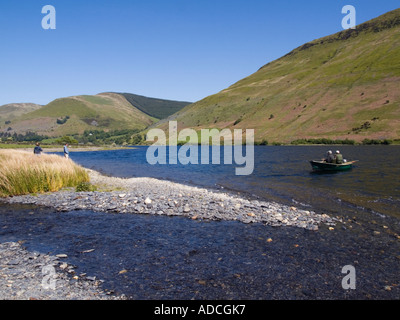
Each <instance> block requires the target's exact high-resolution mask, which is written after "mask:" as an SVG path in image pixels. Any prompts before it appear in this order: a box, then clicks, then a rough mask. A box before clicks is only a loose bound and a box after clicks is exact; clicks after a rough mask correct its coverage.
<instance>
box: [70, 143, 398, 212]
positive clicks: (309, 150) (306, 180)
mask: <svg viewBox="0 0 400 320" xmlns="http://www.w3.org/2000/svg"><path fill="white" fill-rule="evenodd" d="M338 148H339V147H337V146H256V147H255V152H254V154H255V159H254V162H255V163H254V172H253V174H251V175H249V176H236V175H235V168H237V167H238V165H236V164H235V162H233V164H232V165H224V164H221V165H211V164H210V165H192V164H189V165H182V164H177V165H170V164H168V165H160V164H157V165H150V164H148V163H147V160H146V151H147V147H137V148H135V149H132V150H117V151H100V152H74V153H72V155H71V158H72V159H73V160H74V161H75V162H77V163H79V164H81V165H83V166H85V167H87V168H92V169H94V170H97V171H100V172H102V173H104V174H107V175H111V176H116V177H153V178H159V179H167V180H171V181H175V182H180V183H185V184H190V185H196V186H202V187H208V188H225V189H228V190H230V191H233V192H240V193H245V194H247V195H249V196H255V197H260V198H262V199H266V200H274V201H277V202H280V203H286V204H290V205H297V206H303V207H308V206H310V207H312V208H313V209H315V210H318V211H320V210H322V211H324V212H327V213H333V214H335V213H341V212H342V211H343V210H353V209H357V210H363V211H365V212H366V213H369V214H371V213H372V214H375V215H376V214H378V215H379V214H383V215H390V216H393V217H396V218H400V179H399V177H400V147H398V146H340V151H341V152H342V154H343V155H344V157H345V159H347V160H360V162H358V163H357V164H356V165H355V166H354V168H353V169H352V170H351V171H347V172H338V173H328V174H321V173H315V172H312V170H311V166H310V164H309V160H313V159H321V158H322V157H324V155H325V154H326V152H327V151H328V150H333V151H334V152H335V151H336V150H337V149H338ZM200 151H201V148H199V154H200ZM243 152H245V151H243ZM167 154H168V152H167ZM244 154H245V153H244ZM211 155H212V151H211V149H210V158H211ZM199 159H200V156H199ZM221 159H222V160H223V151H222V150H221ZM199 162H200V161H199ZM221 163H223V161H221Z"/></svg>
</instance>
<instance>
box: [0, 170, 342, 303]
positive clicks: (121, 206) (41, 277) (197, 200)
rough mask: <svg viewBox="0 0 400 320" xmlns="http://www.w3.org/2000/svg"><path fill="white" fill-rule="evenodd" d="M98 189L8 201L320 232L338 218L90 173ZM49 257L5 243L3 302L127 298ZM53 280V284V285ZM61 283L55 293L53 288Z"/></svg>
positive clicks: (0, 248)
mask: <svg viewBox="0 0 400 320" xmlns="http://www.w3.org/2000/svg"><path fill="white" fill-rule="evenodd" d="M90 176H91V183H92V184H94V185H96V186H97V188H98V190H99V191H94V192H75V190H63V191H60V192H56V193H48V194H39V195H25V196H16V197H10V198H7V199H3V200H2V201H3V202H6V203H20V204H21V203H22V204H34V205H38V206H45V207H51V208H55V209H56V210H57V211H73V210H91V211H101V212H109V213H110V214H112V213H126V214H151V215H169V216H184V217H187V218H188V219H193V220H197V219H208V220H236V221H241V222H243V223H262V224H266V225H271V226H292V227H299V228H303V229H307V230H312V231H315V230H318V226H319V225H321V224H325V225H334V224H335V223H336V222H337V220H336V219H335V218H333V217H330V216H328V215H326V214H317V213H315V212H313V211H307V210H302V209H299V208H296V207H289V206H285V205H280V204H277V203H273V202H265V201H257V200H249V199H245V198H243V197H239V196H236V195H232V194H228V193H226V192H219V191H211V190H207V189H203V188H197V187H191V186H186V185H181V184H176V183H173V182H169V181H161V180H156V179H151V178H131V179H120V178H113V177H106V176H103V175H100V174H99V173H97V172H95V171H90ZM62 258H63V255H62V254H61V255H58V256H50V255H44V254H41V253H35V252H29V251H26V250H25V249H24V248H23V246H21V244H19V243H16V242H8V243H3V244H0V267H1V269H0V287H1V290H0V299H19V300H24V299H40V300H53V299H55V300H60V299H61V300H64V299H68V300H71V299H77V300H85V299H91V300H92V299H124V297H123V296H122V297H115V296H113V295H112V294H111V293H109V292H108V293H106V292H103V291H102V290H101V280H99V279H95V278H93V277H90V276H88V275H85V274H75V271H74V267H73V266H71V265H68V264H66V263H65V262H63V261H62ZM52 281H53V282H52ZM54 281H56V283H57V285H56V289H55V290H53V289H52V288H51V287H50V288H49V287H48V285H51V283H54Z"/></svg>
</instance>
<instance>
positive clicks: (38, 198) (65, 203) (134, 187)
mask: <svg viewBox="0 0 400 320" xmlns="http://www.w3.org/2000/svg"><path fill="white" fill-rule="evenodd" d="M88 171H89V174H90V181H91V183H92V184H94V185H96V186H98V187H99V189H100V190H118V191H93V192H75V191H60V192H55V193H46V194H39V195H24V196H15V197H10V198H6V199H4V201H5V202H7V203H19V204H34V205H38V206H45V207H51V208H55V209H56V210H57V211H60V212H63V211H65V212H66V211H74V210H91V211H95V212H109V213H131V214H152V215H168V216H184V217H188V218H190V219H193V220H196V219H208V220H228V221H240V222H243V223H264V224H266V225H271V226H274V227H280V226H291V227H299V228H303V229H307V230H312V231H316V230H318V228H319V225H321V224H325V225H335V224H336V222H337V221H338V220H337V219H336V218H333V217H330V216H328V215H327V214H317V213H315V212H314V211H309V210H302V209H299V208H296V207H294V206H287V205H281V204H278V203H275V202H267V201H259V200H248V199H245V198H243V197H240V196H236V195H233V194H229V193H226V192H218V191H215V190H208V189H204V188H198V187H192V186H187V185H182V184H178V183H174V182H170V181H164V180H157V179H153V178H130V179H123V178H115V177H107V176H104V175H101V174H100V173H98V172H96V171H93V170H88Z"/></svg>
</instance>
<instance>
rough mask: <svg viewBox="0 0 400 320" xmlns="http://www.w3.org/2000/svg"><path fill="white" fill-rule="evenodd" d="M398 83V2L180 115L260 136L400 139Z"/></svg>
mask: <svg viewBox="0 0 400 320" xmlns="http://www.w3.org/2000/svg"><path fill="white" fill-rule="evenodd" d="M399 88H400V9H397V10H394V11H392V12H389V13H387V14H385V15H383V16H381V17H378V18H376V19H374V20H371V21H369V22H366V23H364V24H362V25H359V26H357V29H356V30H345V31H342V32H339V33H336V34H334V35H331V36H327V37H324V38H321V39H318V40H314V41H311V42H309V43H307V44H304V45H303V46H301V47H299V48H297V49H295V50H293V51H292V52H290V53H288V54H287V55H285V56H284V57H282V58H280V59H278V60H275V61H273V62H271V63H269V64H267V65H265V66H263V67H262V68H260V69H259V70H258V71H257V72H256V73H254V74H252V75H250V76H249V77H247V78H245V79H243V80H241V81H239V82H237V83H235V84H234V85H232V86H231V87H229V88H227V89H225V90H223V91H221V92H220V93H218V94H215V95H212V96H209V97H207V98H205V99H203V100H201V101H199V102H197V103H194V104H192V105H189V106H187V107H186V108H184V109H182V110H181V111H179V112H178V113H176V114H175V115H174V116H173V118H174V119H175V120H177V121H178V126H179V129H181V128H186V127H191V128H195V129H198V130H200V129H201V128H211V127H213V128H231V129H234V128H238V129H239V128H243V129H245V128H251V129H255V136H256V140H258V141H262V140H263V139H266V140H268V141H269V142H274V141H279V142H291V141H293V140H297V139H300V138H322V137H325V138H331V139H346V138H347V139H353V140H356V141H361V140H363V139H365V138H369V139H399V138H400V90H399ZM167 126H168V124H167V123H164V124H161V125H160V127H161V128H164V129H166V128H167Z"/></svg>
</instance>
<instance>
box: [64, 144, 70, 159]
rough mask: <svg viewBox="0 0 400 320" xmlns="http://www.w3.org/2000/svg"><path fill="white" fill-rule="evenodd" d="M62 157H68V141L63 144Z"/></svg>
mask: <svg viewBox="0 0 400 320" xmlns="http://www.w3.org/2000/svg"><path fill="white" fill-rule="evenodd" d="M64 157H65V158H67V159H68V158H69V150H68V143H66V144H65V145H64Z"/></svg>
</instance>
